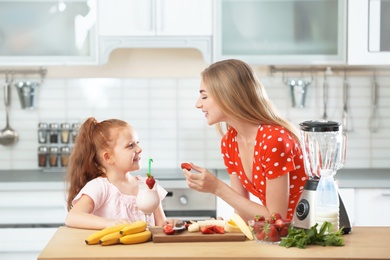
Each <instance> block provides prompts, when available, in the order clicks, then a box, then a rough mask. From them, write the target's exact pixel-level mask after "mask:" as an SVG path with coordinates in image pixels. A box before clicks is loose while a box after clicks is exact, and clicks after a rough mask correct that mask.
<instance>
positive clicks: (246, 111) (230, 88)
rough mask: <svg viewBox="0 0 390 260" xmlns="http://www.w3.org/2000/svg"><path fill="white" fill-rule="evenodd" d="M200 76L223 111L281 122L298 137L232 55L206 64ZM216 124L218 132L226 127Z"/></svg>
mask: <svg viewBox="0 0 390 260" xmlns="http://www.w3.org/2000/svg"><path fill="white" fill-rule="evenodd" d="M201 76H202V81H203V83H204V84H205V85H206V86H207V90H208V93H209V94H210V96H211V97H212V98H213V100H215V102H216V103H217V105H218V106H219V108H220V109H221V110H222V112H223V113H224V114H225V115H227V116H230V117H232V118H234V119H239V120H243V121H245V122H247V123H252V124H259V125H260V124H269V125H280V126H283V127H284V128H286V129H287V130H288V131H290V132H291V134H292V136H293V137H294V138H295V139H296V140H297V141H299V134H298V130H297V129H296V128H295V127H294V126H293V125H292V124H291V123H290V122H288V121H287V120H285V119H283V118H282V117H281V116H280V114H279V112H278V111H277V109H276V108H275V107H274V105H273V104H272V102H271V101H270V100H269V98H268V95H267V93H266V91H265V89H264V87H263V85H262V84H261V83H260V81H259V80H258V79H257V77H256V75H255V73H254V71H253V70H252V68H251V67H250V66H249V65H248V64H247V63H245V62H243V61H240V60H235V59H229V60H223V61H219V62H216V63H213V64H211V65H210V66H209V67H208V68H206V69H205V70H204V71H203V72H202V73H201ZM216 126H217V129H218V131H219V132H220V134H221V135H223V134H224V129H226V130H229V128H230V126H229V125H228V124H223V123H219V124H217V125H216Z"/></svg>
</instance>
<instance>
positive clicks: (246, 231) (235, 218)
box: [230, 213, 253, 240]
mask: <svg viewBox="0 0 390 260" xmlns="http://www.w3.org/2000/svg"><path fill="white" fill-rule="evenodd" d="M230 220H231V221H233V222H234V223H235V224H236V226H237V227H239V228H240V229H241V232H242V233H244V235H245V236H246V237H247V238H248V239H249V240H253V234H252V231H251V230H250V229H249V227H248V225H247V224H246V223H245V221H244V220H243V219H242V218H241V217H240V215H238V214H237V213H234V215H233V216H232V217H231V218H230Z"/></svg>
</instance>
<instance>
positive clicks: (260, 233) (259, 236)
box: [256, 230, 265, 240]
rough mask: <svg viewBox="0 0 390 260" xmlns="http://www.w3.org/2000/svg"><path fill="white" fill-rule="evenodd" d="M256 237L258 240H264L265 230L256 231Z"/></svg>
mask: <svg viewBox="0 0 390 260" xmlns="http://www.w3.org/2000/svg"><path fill="white" fill-rule="evenodd" d="M256 238H257V240H264V239H265V231H264V230H263V231H261V232H258V233H256Z"/></svg>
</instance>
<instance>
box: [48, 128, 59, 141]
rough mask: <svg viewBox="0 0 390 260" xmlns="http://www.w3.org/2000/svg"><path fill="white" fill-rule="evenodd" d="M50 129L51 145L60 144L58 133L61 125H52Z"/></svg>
mask: <svg viewBox="0 0 390 260" xmlns="http://www.w3.org/2000/svg"><path fill="white" fill-rule="evenodd" d="M49 128H50V131H49V139H50V143H52V144H56V143H58V131H59V128H60V126H59V124H57V123H51V124H50V127H49Z"/></svg>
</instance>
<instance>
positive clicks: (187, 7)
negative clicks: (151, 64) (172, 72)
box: [99, 0, 213, 36]
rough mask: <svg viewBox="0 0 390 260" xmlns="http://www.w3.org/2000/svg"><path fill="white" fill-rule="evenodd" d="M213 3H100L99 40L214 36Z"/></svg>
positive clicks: (196, 0) (172, 0) (135, 0)
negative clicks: (123, 37) (109, 37)
mask: <svg viewBox="0 0 390 260" xmlns="http://www.w3.org/2000/svg"><path fill="white" fill-rule="evenodd" d="M212 2H213V1H210V0H181V1H177V0H100V1H99V35H100V36H211V35H212Z"/></svg>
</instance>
